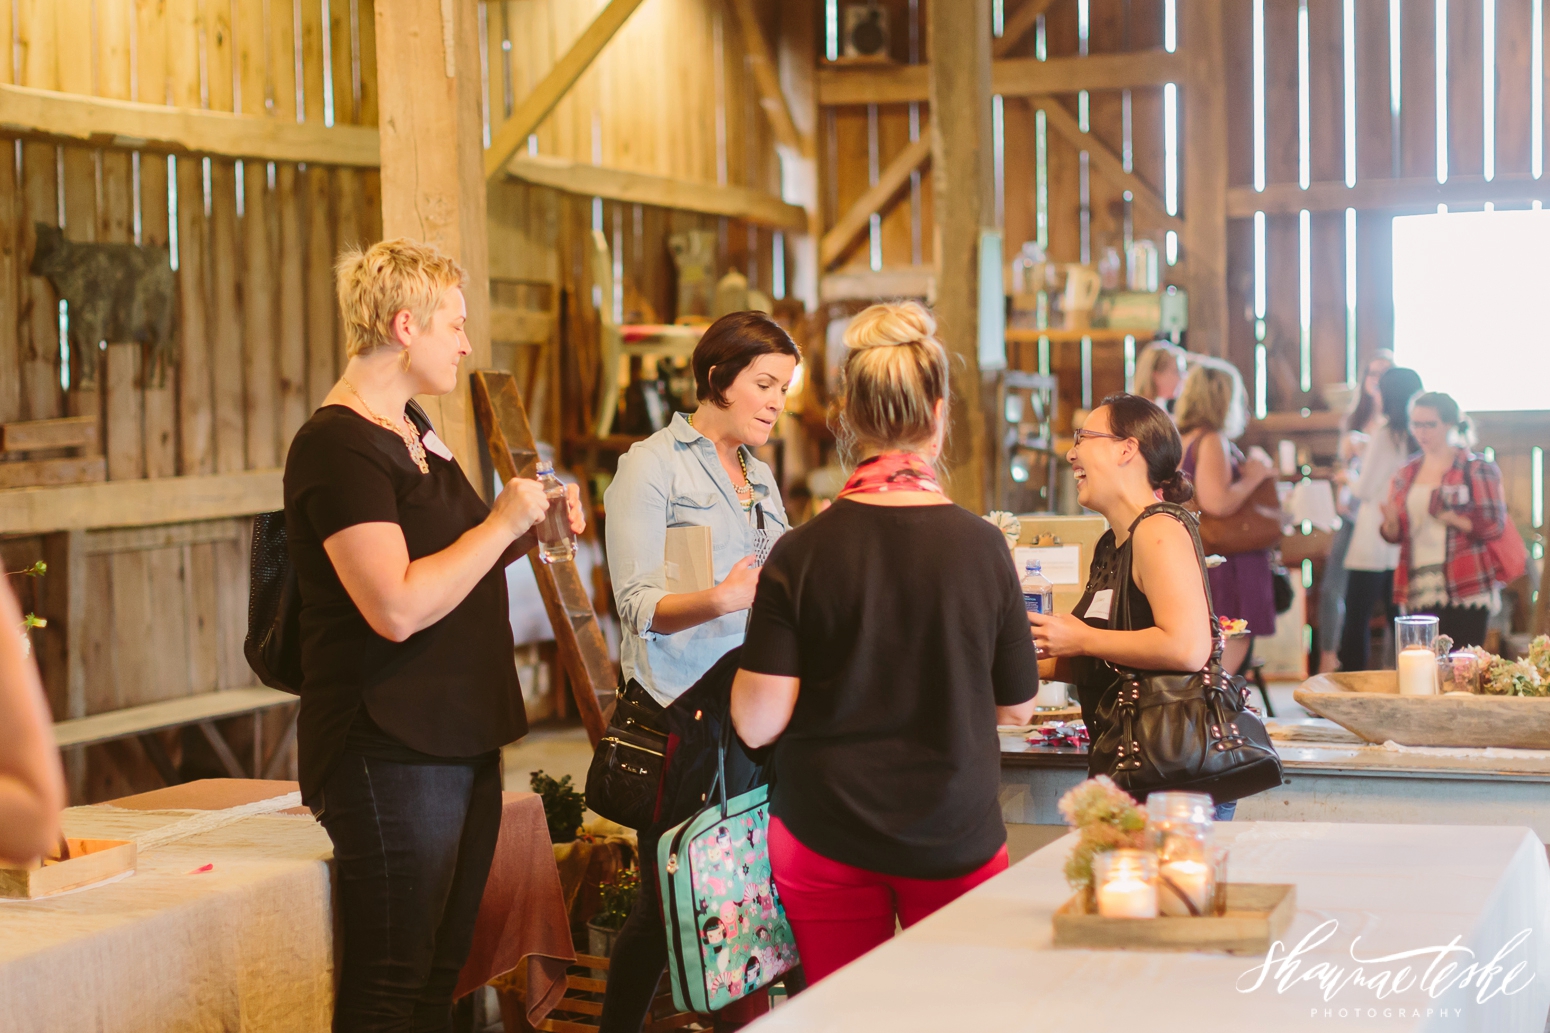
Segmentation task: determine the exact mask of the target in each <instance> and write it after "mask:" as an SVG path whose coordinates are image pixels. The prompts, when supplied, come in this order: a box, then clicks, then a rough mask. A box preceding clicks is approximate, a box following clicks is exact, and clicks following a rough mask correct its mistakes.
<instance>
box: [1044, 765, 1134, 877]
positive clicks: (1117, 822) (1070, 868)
mask: <svg viewBox="0 0 1550 1033" xmlns="http://www.w3.org/2000/svg"><path fill="white" fill-rule="evenodd" d="M1060 813H1061V816H1062V817H1064V818H1065V819H1066V824H1068V825H1070V826H1071V827H1072V828H1073V829H1075V830H1076V831H1077V834H1078V836H1079V839H1078V841H1077V844H1076V849H1075V850H1073V851H1071V856H1070V857H1068V858H1067V859H1066V867H1065V875H1066V881H1067V882H1069V883H1070V884H1071V885H1072V886H1074V887H1077V888H1081V887H1084V886H1089V885H1091V884H1092V881H1093V858H1094V857H1096V856H1097V855H1099V854H1101V853H1104V852H1106V851H1109V850H1120V849H1135V850H1144V849H1145V848H1146V812H1145V811H1143V810H1141V808H1140V806H1139V805H1137V803H1136V801H1135V800H1134V799H1132V798H1131V796H1130V794H1129V793H1127V792H1125V791H1124V790H1123V789H1121V788H1120V787H1119V786H1117V785H1115V784H1114V781H1113V779H1111V778H1109V776H1107V775H1099V776H1097V777H1096V778H1089V779H1087V780H1086V781H1084V782H1082V783H1081V784H1080V785H1077V786H1075V787H1073V788H1072V789H1071V790H1070V791H1069V792H1067V793H1066V795H1064V796H1062V797H1061V798H1060Z"/></svg>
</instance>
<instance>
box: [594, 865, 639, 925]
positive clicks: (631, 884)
mask: <svg viewBox="0 0 1550 1033" xmlns="http://www.w3.org/2000/svg"><path fill="white" fill-rule="evenodd" d="M597 889H598V901H599V906H598V909H597V914H596V915H594V916H592V924H593V925H597V926H601V927H602V928H605V929H618V928H619V927H620V926H622V925H624V920H625V919H626V918H628V917H629V914H630V909H632V908H633V907H634V906H635V898H637V897H639V896H640V869H639V868H625V869H623V870H622V871H619V872H617V873H615V875H614V877H613V878H611V879H605V880H604V881H603V882H602V883H601V884H599V885H598V888H597Z"/></svg>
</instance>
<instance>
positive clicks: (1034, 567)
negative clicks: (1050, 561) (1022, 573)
mask: <svg viewBox="0 0 1550 1033" xmlns="http://www.w3.org/2000/svg"><path fill="white" fill-rule="evenodd" d="M1024 570H1026V571H1027V572H1028V573H1030V574H1042V573H1044V569H1043V567H1042V566H1041V565H1040V562H1039V561H1038V560H1029V561H1028V566H1027V567H1025V568H1024Z"/></svg>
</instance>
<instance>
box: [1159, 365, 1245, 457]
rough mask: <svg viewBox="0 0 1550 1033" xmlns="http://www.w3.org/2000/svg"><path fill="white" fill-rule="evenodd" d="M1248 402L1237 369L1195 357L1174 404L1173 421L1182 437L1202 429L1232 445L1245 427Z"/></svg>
mask: <svg viewBox="0 0 1550 1033" xmlns="http://www.w3.org/2000/svg"><path fill="white" fill-rule="evenodd" d="M1248 402H1249V396H1248V392H1247V391H1245V390H1244V387H1243V377H1242V376H1241V375H1240V374H1239V373H1238V368H1237V367H1236V366H1234V365H1232V363H1230V362H1223V361H1222V360H1221V359H1215V358H1206V357H1197V358H1196V360H1195V363H1194V365H1192V366H1191V367H1190V370H1189V373H1188V374H1187V375H1186V376H1185V377H1184V390H1183V391H1182V392H1181V393H1180V395H1179V400H1178V402H1177V403H1175V404H1174V407H1173V418H1174V420H1175V421H1176V422H1177V423H1178V425H1179V430H1181V431H1183V432H1185V433H1188V432H1190V431H1192V430H1195V429H1197V428H1200V427H1204V428H1205V429H1206V430H1210V431H1217V432H1219V433H1221V434H1224V435H1226V436H1227V439H1228V440H1229V441H1231V440H1235V439H1236V438H1238V437H1239V436H1240V435H1241V434H1242V433H1243V432H1244V430H1245V429H1247V427H1248V423H1249V413H1248Z"/></svg>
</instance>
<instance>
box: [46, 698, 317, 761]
mask: <svg viewBox="0 0 1550 1033" xmlns="http://www.w3.org/2000/svg"><path fill="white" fill-rule="evenodd" d="M294 702H296V697H295V696H293V695H291V694H290V693H288V692H281V691H280V690H279V689H271V688H266V687H264V686H254V687H253V688H248V689H224V690H221V691H219V692H202V693H199V694H198V695H195V696H184V697H182V698H181V699H169V700H163V701H162V702H160V703H146V704H143V705H141V706H137V707H125V708H124V709H122V710H110V711H108V712H106V713H102V714H93V715H91V716H90V717H77V718H72V719H71V720H68V721H58V722H55V724H54V741H55V742H56V744H57V745H58V746H59V748H60V749H62V750H65V749H70V748H72V747H80V746H95V745H97V744H99V743H106V742H113V741H115V740H118V739H131V738H135V739H139V740H140V745H142V746H144V747H145V754H146V756H147V757H149V758H150V760H151V763H152V764H154V765H155V766H156V771H157V773H158V774H160V775H161V777H162V779H163V780H164V781H165V782H166V783H167V784H168V785H177V784H178V783H180V782H182V781H183V779H182V778H181V777H180V776H179V775H178V771H177V768H176V767H175V766H174V765H173V763H172V758H171V757H169V756H167V751H166V749H165V748H164V747H163V746H162V743H161V740H160V739H158V738H157V737H156V736H155V734H153V733H155V732H160V731H165V730H166V729H169V728H183V727H186V726H188V725H196V726H197V727H198V728H199V730H200V731H201V732H202V733H204V737H205V739H206V741H208V742H209V744H210V748H211V749H212V750H214V751H215V755H216V756H217V757H219V758H220V761H221V766H222V767H224V768H225V769H226V773H227V774H228V775H230V776H231V777H232V778H274V777H276V776H277V774H278V773H279V771H280V770H281V768H282V767H283V766H284V764H285V762H286V759H287V757H288V756H289V754H290V751H291V747H292V745H293V744H294V743H295V742H296V722H295V721H294V720H292V721H290V722H288V723H287V725H286V729H285V734H284V735H283V736H281V738H280V741H279V742H277V743H275V744H274V747H273V749H271V750H270V751H269V752H268V753H267V754H266V753H265V752H264V720H263V719H264V712H265V711H267V710H269V709H270V708H272V707H277V706H280V705H282V704H285V703H294ZM248 714H251V715H252V717H253V770H252V773H251V775H250V774H249V773H248V772H247V771H246V770H245V769H244V768H243V766H242V763H241V762H240V761H239V760H238V759H237V755H236V754H235V753H233V752H232V749H231V745H230V744H229V743H227V741H226V739H225V737H224V736H222V735H221V732H220V729H218V728H216V727H215V722H217V721H221V720H224V719H227V718H233V717H242V716H244V715H248Z"/></svg>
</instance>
